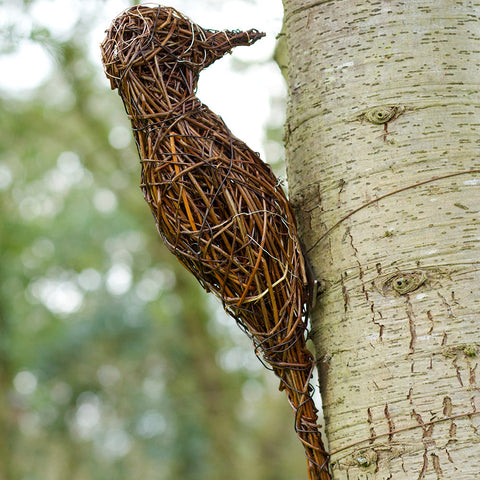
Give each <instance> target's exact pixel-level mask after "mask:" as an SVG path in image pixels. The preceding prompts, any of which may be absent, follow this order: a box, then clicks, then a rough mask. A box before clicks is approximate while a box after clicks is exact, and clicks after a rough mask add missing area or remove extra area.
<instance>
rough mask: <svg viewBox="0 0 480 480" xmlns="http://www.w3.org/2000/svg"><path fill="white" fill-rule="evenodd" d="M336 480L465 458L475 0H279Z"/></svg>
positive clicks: (419, 469)
mask: <svg viewBox="0 0 480 480" xmlns="http://www.w3.org/2000/svg"><path fill="white" fill-rule="evenodd" d="M284 7H285V20H284V30H283V36H282V40H283V41H284V42H285V45H286V47H285V48H284V49H283V50H282V48H281V47H280V48H279V52H281V55H280V53H279V54H278V55H277V57H278V58H282V59H283V64H288V72H287V81H288V85H289V94H290V100H289V106H288V118H287V125H286V129H285V132H286V133H285V141H286V153H287V163H288V167H287V174H288V181H289V192H290V198H291V200H292V202H293V203H294V205H295V208H296V211H297V217H298V222H299V226H300V231H301V234H302V238H303V241H304V243H305V245H306V249H307V252H308V256H309V258H310V261H311V262H312V265H313V269H314V272H315V274H316V276H317V279H318V281H319V284H320V286H321V290H320V291H321V294H320V296H319V298H318V299H317V308H316V310H315V312H314V318H313V321H312V322H313V327H312V336H313V339H314V343H315V345H316V351H317V359H318V367H319V379H320V387H321V393H322V397H323V408H324V414H325V422H326V433H327V436H328V441H329V445H330V452H331V470H332V474H333V478H334V479H335V480H344V479H356V480H357V479H369V480H386V479H392V480H405V479H406V480H410V479H412V480H413V479H414V480H418V479H425V480H437V479H451V478H461V479H462V480H474V479H477V478H478V475H479V472H480V381H479V380H478V376H477V375H476V372H477V368H478V363H479V353H480V313H479V312H480V288H479V285H480V156H479V152H480V134H479V132H480V85H479V83H480V76H479V74H478V70H479V66H480V18H479V17H480V3H479V2H451V1H449V0H422V1H420V2H404V1H394V0H386V1H385V0H384V1H373V0H370V1H362V2H354V1H352V0H343V1H327V0H322V1H319V0H317V1H315V0H284Z"/></svg>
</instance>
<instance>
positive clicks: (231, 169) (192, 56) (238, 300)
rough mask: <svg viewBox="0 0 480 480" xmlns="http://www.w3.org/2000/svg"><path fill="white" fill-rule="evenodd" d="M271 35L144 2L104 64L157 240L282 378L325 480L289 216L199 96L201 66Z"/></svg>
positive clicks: (276, 189)
mask: <svg viewBox="0 0 480 480" xmlns="http://www.w3.org/2000/svg"><path fill="white" fill-rule="evenodd" d="M263 35H264V34H263V33H260V32H258V31H256V30H249V31H247V32H241V31H221V32H220V31H214V30H206V29H203V28H201V27H199V26H198V25H196V24H195V23H193V22H192V21H191V20H189V19H188V18H186V17H185V16H184V15H182V14H181V13H179V12H178V11H176V10H174V9H173V8H167V7H153V8H152V7H146V6H136V7H132V8H130V9H129V10H127V11H126V12H124V13H123V14H121V15H120V16H119V17H117V18H116V19H115V20H114V22H113V24H112V26H111V28H110V29H109V30H108V32H107V37H106V39H105V40H104V42H103V43H102V55H103V63H104V66H105V71H106V75H107V77H108V78H109V79H110V81H111V85H112V88H113V89H115V88H118V92H119V94H120V96H121V97H122V99H123V102H124V104H125V108H126V111H127V113H128V116H129V118H130V120H131V122H132V128H133V132H134V136H135V140H136V143H137V147H138V151H139V155H140V159H141V166H142V180H141V188H142V190H143V193H144V196H145V200H146V201H147V203H148V205H149V206H150V208H151V210H152V212H153V215H154V217H155V221H156V225H157V229H158V232H159V233H160V235H161V237H162V239H163V241H164V242H165V245H166V246H167V248H168V249H169V250H170V251H171V252H172V253H173V254H174V255H176V257H177V258H178V259H179V260H180V262H181V263H182V264H183V265H184V266H185V267H186V268H187V269H188V270H189V271H190V272H192V273H193V274H194V275H195V277H196V278H197V279H198V281H199V282H200V283H201V285H202V286H203V287H204V288H205V290H207V291H210V292H213V293H214V294H215V295H216V296H217V297H218V298H220V299H221V301H222V303H223V306H224V308H225V310H226V311H227V312H228V313H229V314H230V315H231V316H232V317H233V318H234V319H235V320H236V322H237V323H238V325H240V327H241V328H242V329H243V330H244V331H245V332H246V333H247V334H248V335H249V336H250V337H251V338H252V340H253V343H254V345H255V349H256V353H257V355H259V357H260V358H263V362H264V363H265V364H267V365H269V366H270V367H271V368H272V369H273V371H274V372H275V373H276V375H277V376H278V377H279V378H280V380H281V384H280V388H281V389H282V390H285V392H286V394H287V397H288V400H289V402H290V404H291V406H292V408H293V410H294V412H295V429H296V431H297V433H298V436H299V438H300V440H301V441H302V443H303V445H304V447H305V451H306V455H307V459H308V470H309V478H310V479H321V480H327V479H329V478H330V477H329V475H328V471H327V454H326V452H325V450H324V447H323V444H322V440H321V436H320V432H319V429H318V426H317V411H316V409H315V405H314V403H313V401H312V399H311V391H312V388H311V386H310V379H311V376H312V369H313V366H314V358H313V355H312V354H311V353H310V352H309V351H308V350H307V348H306V346H305V334H306V328H307V313H308V312H307V301H306V299H307V293H306V287H307V281H306V274H305V266H304V260H303V256H302V253H301V250H300V245H299V240H298V237H297V229H296V223H295V217H294V214H293V211H292V208H291V206H290V204H289V202H288V200H287V198H286V196H285V194H284V192H283V190H282V187H281V185H280V184H279V181H278V180H277V178H276V177H275V176H274V174H273V173H272V171H271V169H270V167H269V166H268V165H266V164H265V163H264V162H262V160H261V159H260V158H259V156H258V154H256V153H255V152H253V151H252V150H250V148H248V146H247V145H245V143H243V142H242V141H240V140H238V139H237V138H235V137H234V136H233V135H232V133H231V132H230V130H229V129H228V128H227V127H226V125H225V124H224V122H223V121H222V119H221V118H220V117H218V116H217V115H215V114H214V113H213V112H211V111H210V110H209V109H208V107H206V106H205V105H203V104H202V102H201V101H200V100H198V99H197V97H196V96H195V92H196V88H197V81H198V75H199V72H200V71H201V70H202V69H203V68H205V67H207V66H208V65H210V64H211V63H213V62H214V61H215V60H217V59H218V58H220V57H222V56H223V55H224V54H225V53H227V52H230V50H231V49H232V47H234V46H237V45H251V44H252V43H254V42H255V41H257V40H258V39H259V38H261V37H262V36H263ZM232 93H234V92H232Z"/></svg>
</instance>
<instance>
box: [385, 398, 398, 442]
mask: <svg viewBox="0 0 480 480" xmlns="http://www.w3.org/2000/svg"><path fill="white" fill-rule="evenodd" d="M383 413H384V414H385V418H386V419H387V423H388V432H389V435H388V440H389V441H390V442H391V441H392V438H393V434H394V433H395V423H394V422H393V418H392V417H391V416H390V412H389V410H388V403H386V404H385V409H384V410H383Z"/></svg>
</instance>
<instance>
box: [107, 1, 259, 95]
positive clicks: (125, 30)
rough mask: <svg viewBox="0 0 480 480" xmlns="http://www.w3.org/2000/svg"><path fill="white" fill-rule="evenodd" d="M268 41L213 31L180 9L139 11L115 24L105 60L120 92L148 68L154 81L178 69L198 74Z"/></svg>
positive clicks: (142, 7)
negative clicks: (129, 77) (131, 76)
mask: <svg viewBox="0 0 480 480" xmlns="http://www.w3.org/2000/svg"><path fill="white" fill-rule="evenodd" d="M264 35H265V34H264V33H262V32H259V31H257V30H255V29H251V30H248V31H240V30H223V31H218V30H208V29H204V28H202V27H200V26H199V25H197V24H196V23H194V22H192V21H191V20H190V19H189V18H188V17H186V16H185V15H183V14H181V13H180V12H178V11H177V10H175V9H174V8H171V7H162V6H158V7H148V6H145V5H139V6H135V7H131V8H129V9H128V10H126V11H125V12H123V13H122V14H121V15H119V16H118V17H117V18H116V19H115V20H114V21H113V23H112V25H111V27H110V29H109V30H107V36H106V38H105V40H104V41H103V43H102V45H101V48H102V60H103V63H104V66H105V72H106V74H107V76H108V77H109V78H110V82H111V85H112V88H117V87H118V86H119V84H120V83H121V80H122V78H123V77H124V76H125V75H126V74H127V73H128V71H129V70H138V69H145V68H147V64H149V65H155V68H156V70H157V71H156V72H152V75H155V74H158V73H159V72H164V73H166V74H168V72H169V70H172V69H174V68H176V67H178V65H183V66H184V67H186V68H189V69H191V70H193V71H194V72H195V73H197V74H198V73H199V72H200V70H202V69H203V68H206V67H208V66H209V65H211V64H212V63H213V62H214V61H215V60H217V59H218V58H221V57H222V56H223V55H225V54H226V53H230V52H231V50H232V48H233V47H236V46H239V45H251V44H253V43H254V42H256V41H257V40H258V39H260V38H261V37H263V36H264ZM152 60H154V61H153V63H152ZM149 68H151V67H149Z"/></svg>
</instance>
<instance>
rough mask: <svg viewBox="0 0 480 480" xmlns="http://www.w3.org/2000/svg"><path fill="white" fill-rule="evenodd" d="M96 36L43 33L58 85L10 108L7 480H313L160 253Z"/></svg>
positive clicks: (4, 231)
mask: <svg viewBox="0 0 480 480" xmlns="http://www.w3.org/2000/svg"><path fill="white" fill-rule="evenodd" d="M34 3H35V2H24V6H23V11H24V13H25V15H27V14H28V11H29V8H30V7H31V6H32V5H33V4H34ZM100 4H101V2H99V5H100ZM2 8H6V7H2ZM92 23H93V19H92V18H83V19H82V21H79V22H77V23H76V24H75V28H74V29H73V30H72V31H71V32H70V35H69V36H68V38H61V39H60V38H56V37H55V35H53V34H52V33H51V32H50V31H49V30H48V29H46V28H43V27H41V26H34V28H33V27H32V31H31V32H30V38H31V40H33V41H36V42H39V43H40V44H41V45H42V46H44V47H45V48H46V49H47V50H48V51H49V52H50V54H51V55H52V56H53V58H54V61H55V69H54V70H53V71H52V73H51V76H50V78H49V79H48V81H47V82H45V83H44V84H42V85H40V86H39V87H38V88H37V89H36V90H35V91H34V92H32V93H31V94H29V95H25V96H24V97H23V98H20V97H18V96H16V97H10V96H8V95H6V94H5V95H3V96H2V97H1V98H0V212H1V222H0V279H1V282H0V431H1V432H2V435H0V458H2V461H1V462H0V480H7V479H8V480H26V479H28V480H36V479H38V480H40V479H41V480H43V479H45V480H46V479H48V480H55V479H79V480H81V479H89V480H91V479H102V480H104V479H111V478H116V479H119V480H121V479H133V478H142V479H150V478H151V479H173V478H181V479H185V480H186V479H209V480H212V479H213V480H215V479H225V478H229V479H237V478H238V479H240V478H242V479H243V478H249V479H253V480H255V479H270V478H271V479H277V480H278V479H287V478H288V479H292V478H303V471H304V459H303V456H302V453H301V447H300V445H298V444H297V439H296V435H295V434H294V432H293V428H292V425H293V419H292V417H291V413H290V411H289V407H288V405H287V404H286V401H285V399H284V398H283V395H282V394H280V393H278V392H276V388H275V382H276V380H273V379H271V378H270V376H269V375H267V374H264V370H262V369H261V367H260V364H259V362H257V361H256V359H255V358H254V354H253V349H252V348H250V345H249V342H248V341H247V340H246V339H245V338H244V337H243V336H242V335H243V334H241V333H239V331H237V330H236V327H231V325H232V324H233V321H232V320H231V319H226V318H225V316H224V314H223V313H222V312H221V311H220V310H221V309H220V306H219V305H217V304H213V303H212V302H211V299H210V298H209V297H208V295H207V294H206V293H205V292H203V290H201V289H200V287H199V286H198V285H197V284H196V283H195V281H194V280H193V279H192V278H190V276H189V275H188V274H187V272H185V271H184V270H183V268H182V267H181V266H180V265H179V264H178V263H176V260H174V259H173V257H171V256H170V255H169V254H168V253H167V252H166V250H165V249H164V248H163V246H162V245H161V241H160V240H159V238H158V235H157V233H156V231H155V227H154V223H153V220H152V218H151V216H150V215H149V213H148V208H147V207H146V205H144V201H143V199H142V194H141V192H140V190H139V188H138V186H137V185H138V173H139V166H138V159H137V153H136V151H135V148H134V146H133V145H132V142H130V143H127V142H126V141H125V138H127V139H128V138H131V135H130V133H129V131H128V128H129V125H128V123H127V121H126V118H125V114H124V112H123V108H122V106H121V104H120V100H119V98H118V97H117V96H116V95H114V94H113V93H111V92H110V91H109V90H108V87H106V86H105V84H104V83H102V82H101V81H100V78H101V76H102V72H101V66H100V61H98V62H97V63H93V62H92V61H89V60H88V54H87V51H86V47H85V42H84V41H83V39H84V38H85V36H86V35H87V33H88V31H89V30H88V29H89V28H90V24H92ZM5 32H6V33H8V35H9V44H8V45H9V46H12V45H14V44H15V35H16V33H15V32H16V30H15V28H14V27H13V26H10V28H8V29H6V30H5ZM17 40H19V39H18V38H17ZM9 48H10V47H9ZM4 51H5V50H4ZM33 74H35V72H32V75H33ZM268 378H270V380H272V381H269V380H268ZM266 379H267V380H266ZM272 385H273V386H272ZM292 450H293V451H295V450H296V451H298V456H297V457H295V459H294V460H293V461H292V454H291V452H292ZM295 472H299V473H295Z"/></svg>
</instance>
